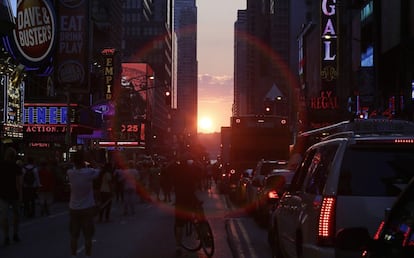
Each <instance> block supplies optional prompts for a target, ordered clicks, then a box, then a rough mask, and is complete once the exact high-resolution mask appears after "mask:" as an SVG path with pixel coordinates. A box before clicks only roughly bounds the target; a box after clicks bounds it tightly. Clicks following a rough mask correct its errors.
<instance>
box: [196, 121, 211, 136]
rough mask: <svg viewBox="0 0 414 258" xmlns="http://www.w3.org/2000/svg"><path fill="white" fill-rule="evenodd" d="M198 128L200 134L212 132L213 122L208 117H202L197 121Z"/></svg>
mask: <svg viewBox="0 0 414 258" xmlns="http://www.w3.org/2000/svg"><path fill="white" fill-rule="evenodd" d="M198 128H199V130H200V132H202V133H212V132H213V122H212V121H211V119H210V118H208V117H203V118H201V119H200V120H199V121H198Z"/></svg>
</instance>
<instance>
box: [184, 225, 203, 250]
mask: <svg viewBox="0 0 414 258" xmlns="http://www.w3.org/2000/svg"><path fill="white" fill-rule="evenodd" d="M181 246H182V247H183V248H184V249H186V250H188V251H197V250H199V249H200V248H201V239H200V236H199V235H198V230H197V226H196V225H195V224H194V223H193V221H187V222H186V223H185V225H184V228H183V237H182V240H181Z"/></svg>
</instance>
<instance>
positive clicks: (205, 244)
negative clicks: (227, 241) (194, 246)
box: [198, 221, 214, 257]
mask: <svg viewBox="0 0 414 258" xmlns="http://www.w3.org/2000/svg"><path fill="white" fill-rule="evenodd" d="M198 227H199V228H198V229H199V234H200V238H201V248H202V249H203V251H204V253H205V254H206V255H207V257H212V256H213V254H214V236H213V231H212V230H211V227H210V224H209V223H208V222H207V221H202V222H200V224H199V225H198Z"/></svg>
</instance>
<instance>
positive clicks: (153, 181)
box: [149, 162, 161, 201]
mask: <svg viewBox="0 0 414 258" xmlns="http://www.w3.org/2000/svg"><path fill="white" fill-rule="evenodd" d="M149 175H150V188H151V192H153V193H154V194H155V198H156V200H157V201H160V200H161V198H160V194H161V182H160V180H161V179H160V177H161V168H160V167H159V165H158V163H155V162H154V163H153V164H151V167H150V169H149Z"/></svg>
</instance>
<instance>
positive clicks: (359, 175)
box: [338, 144, 414, 196]
mask: <svg viewBox="0 0 414 258" xmlns="http://www.w3.org/2000/svg"><path fill="white" fill-rule="evenodd" d="M413 157H414V146H413V147H409V148H407V147H406V146H405V147H402V146H401V145H395V144H393V145H373V146H367V145H363V146H358V145H355V147H351V148H348V149H347V151H346V152H345V155H344V159H343V161H342V165H341V175H340V179H339V185H338V194H340V195H353V196H397V195H398V194H400V192H401V191H402V189H404V188H405V187H406V185H407V184H408V182H409V180H410V179H411V178H412V177H413V175H414V170H413V169H412V166H413V163H412V160H413Z"/></svg>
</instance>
